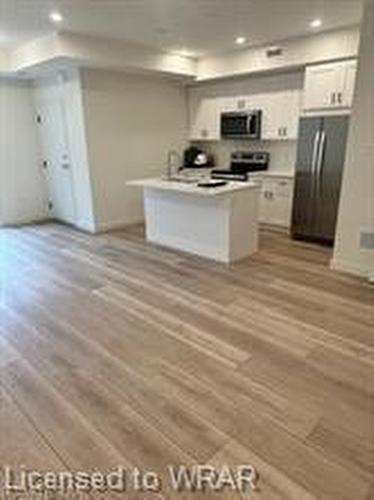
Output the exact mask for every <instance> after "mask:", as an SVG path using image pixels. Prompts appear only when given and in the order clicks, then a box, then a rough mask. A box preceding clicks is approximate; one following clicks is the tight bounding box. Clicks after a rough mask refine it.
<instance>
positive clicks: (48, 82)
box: [34, 69, 95, 232]
mask: <svg viewBox="0 0 374 500" xmlns="http://www.w3.org/2000/svg"><path fill="white" fill-rule="evenodd" d="M58 94H59V95H61V96H62V98H63V102H64V106H65V117H66V127H67V140H68V144H67V148H68V150H69V154H70V160H71V172H72V183H73V191H74V198H75V212H76V214H75V215H76V218H75V225H76V226H77V227H79V228H81V229H84V230H86V231H91V232H93V231H95V218H94V207H93V194H92V186H91V176H90V168H89V164H88V158H87V144H86V130H85V123H84V113H83V103H82V90H81V79H80V73H79V71H78V70H74V69H71V70H68V71H64V72H63V73H61V72H59V73H58V74H53V75H51V76H48V77H46V78H43V79H38V80H36V81H35V84H34V98H35V108H36V111H38V108H39V104H40V103H43V102H45V101H47V102H48V101H49V100H53V99H54V98H58Z"/></svg>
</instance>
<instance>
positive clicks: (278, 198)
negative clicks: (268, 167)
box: [256, 176, 294, 228]
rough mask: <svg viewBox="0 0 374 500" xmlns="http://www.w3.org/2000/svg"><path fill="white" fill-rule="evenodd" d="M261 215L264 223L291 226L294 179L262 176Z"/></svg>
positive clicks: (260, 217) (257, 180)
mask: <svg viewBox="0 0 374 500" xmlns="http://www.w3.org/2000/svg"><path fill="white" fill-rule="evenodd" d="M256 182H259V183H260V185H261V196H260V210H259V212H260V215H259V220H260V222H261V223H263V224H272V225H274V226H281V227H285V228H289V227H290V226H291V214H292V200H293V184H294V183H293V179H291V178H289V177H288V178H286V177H265V176H264V177H262V178H258V179H256Z"/></svg>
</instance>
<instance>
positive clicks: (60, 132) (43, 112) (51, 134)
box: [39, 96, 75, 224]
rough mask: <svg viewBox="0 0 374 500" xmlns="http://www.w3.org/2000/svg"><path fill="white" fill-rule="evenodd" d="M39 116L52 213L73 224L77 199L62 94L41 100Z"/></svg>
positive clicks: (57, 217)
mask: <svg viewBox="0 0 374 500" xmlns="http://www.w3.org/2000/svg"><path fill="white" fill-rule="evenodd" d="M39 116H40V139H41V145H42V154H43V166H44V172H45V177H46V182H47V188H48V195H49V202H50V213H51V216H53V217H54V218H56V219H58V220H61V221H64V222H68V223H71V224H73V223H74V222H75V198H74V188H73V178H72V170H71V158H70V153H69V147H68V137H67V127H66V117H65V107H64V101H63V99H62V97H60V96H55V97H54V98H53V99H48V100H45V101H43V102H41V103H39Z"/></svg>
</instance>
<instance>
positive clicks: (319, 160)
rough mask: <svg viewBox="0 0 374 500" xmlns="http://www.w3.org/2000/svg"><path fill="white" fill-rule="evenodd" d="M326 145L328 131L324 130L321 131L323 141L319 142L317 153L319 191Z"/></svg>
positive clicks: (319, 190) (319, 189)
mask: <svg viewBox="0 0 374 500" xmlns="http://www.w3.org/2000/svg"><path fill="white" fill-rule="evenodd" d="M325 147H326V132H325V131H322V132H321V141H320V144H319V148H318V155H317V162H316V165H317V182H318V192H321V176H322V171H323V157H324V153H325Z"/></svg>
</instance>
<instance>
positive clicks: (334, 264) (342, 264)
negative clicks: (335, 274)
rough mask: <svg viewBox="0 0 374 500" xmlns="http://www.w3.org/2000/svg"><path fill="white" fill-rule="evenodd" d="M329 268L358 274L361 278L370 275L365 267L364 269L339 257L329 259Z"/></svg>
mask: <svg viewBox="0 0 374 500" xmlns="http://www.w3.org/2000/svg"><path fill="white" fill-rule="evenodd" d="M330 268H331V269H333V270H334V271H339V272H342V273H348V274H353V275H354V276H359V277H361V278H368V277H369V275H370V273H368V270H367V269H366V268H365V269H364V268H363V267H361V266H360V265H358V264H352V262H347V261H344V260H341V259H331V261H330ZM373 278H374V276H373Z"/></svg>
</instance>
